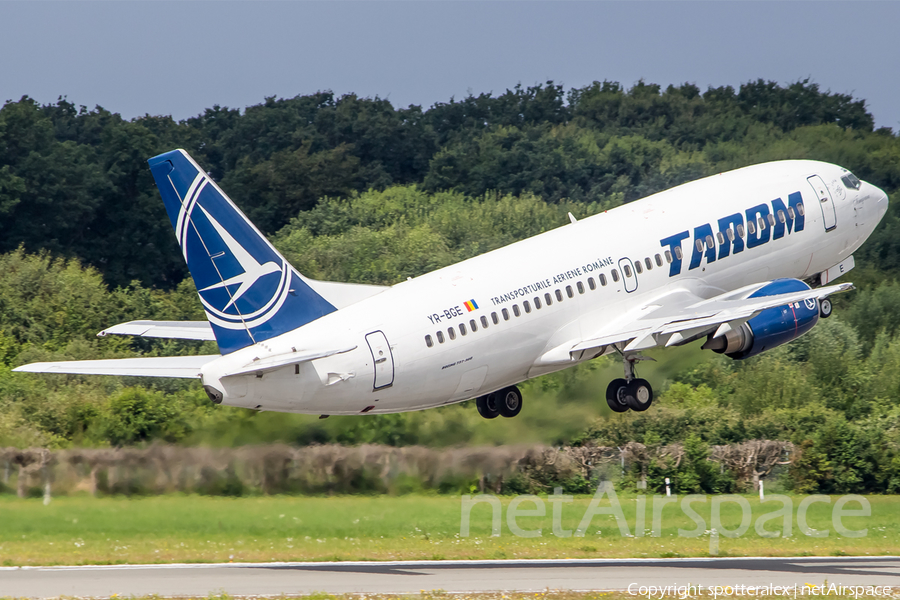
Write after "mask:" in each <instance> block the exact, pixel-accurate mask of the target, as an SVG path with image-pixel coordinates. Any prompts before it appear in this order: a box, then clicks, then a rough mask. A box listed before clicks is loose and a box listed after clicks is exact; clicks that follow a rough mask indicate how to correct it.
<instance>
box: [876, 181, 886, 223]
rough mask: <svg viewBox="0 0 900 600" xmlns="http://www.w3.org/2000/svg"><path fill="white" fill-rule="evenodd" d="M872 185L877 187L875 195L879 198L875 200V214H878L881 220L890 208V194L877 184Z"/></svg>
mask: <svg viewBox="0 0 900 600" xmlns="http://www.w3.org/2000/svg"><path fill="white" fill-rule="evenodd" d="M872 187H873V188H875V189H874V192H875V194H874V195H875V197H876V198H878V200H877V201H876V202H875V214H877V215H878V220H879V221H880V220H881V217H883V216H884V213H886V212H887V209H888V195H887V194H886V193H885V192H884V191H883V190H881V189H880V188H877V187H875V186H872Z"/></svg>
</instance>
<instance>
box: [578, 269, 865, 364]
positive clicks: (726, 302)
mask: <svg viewBox="0 0 900 600" xmlns="http://www.w3.org/2000/svg"><path fill="white" fill-rule="evenodd" d="M762 285H764V284H760V285H754V286H748V287H747V288H745V289H743V290H740V293H737V292H734V291H732V292H728V293H726V294H722V295H721V296H716V297H714V298H710V299H707V300H703V299H700V298H697V301H696V302H695V303H693V304H690V305H688V306H685V307H683V308H681V309H678V310H673V311H671V312H669V313H668V314H667V315H666V316H662V317H661V316H658V312H656V314H654V313H651V314H649V315H647V316H645V317H642V318H637V319H632V320H630V321H628V322H625V323H622V322H619V323H617V324H615V325H613V326H612V327H609V328H606V329H604V330H603V331H599V332H597V333H596V334H594V335H592V336H591V337H590V338H588V339H586V340H583V341H582V342H580V343H578V344H576V345H575V346H573V347H572V349H571V352H579V351H581V350H588V349H590V348H599V347H601V346H608V345H610V344H619V343H625V342H627V343H628V345H627V346H626V347H625V348H624V349H625V350H626V351H633V350H646V349H648V348H653V347H655V346H659V345H674V344H673V343H670V342H671V340H672V339H673V336H681V339H691V338H692V337H693V336H696V335H698V334H703V333H704V332H706V331H709V332H712V331H714V330H718V328H719V327H720V326H721V325H722V324H723V323H741V322H743V321H747V320H748V319H752V318H753V317H755V316H756V315H758V314H759V313H760V312H762V311H764V310H766V309H767V308H773V307H776V306H783V305H785V304H792V303H794V302H802V301H803V300H807V299H816V300H821V299H822V298H825V297H827V296H830V295H831V294H836V293H838V292H846V291H849V290H852V289H853V284H850V283H841V284H838V285H831V286H826V287H820V288H814V289H809V290H803V291H800V292H790V293H786V294H778V295H774V296H760V297H757V298H748V297H740V296H746V295H749V293H752V291H755V289H759V288H760V287H762ZM675 339H676V340H678V338H677V337H675ZM694 339H696V338H694ZM679 341H680V340H679Z"/></svg>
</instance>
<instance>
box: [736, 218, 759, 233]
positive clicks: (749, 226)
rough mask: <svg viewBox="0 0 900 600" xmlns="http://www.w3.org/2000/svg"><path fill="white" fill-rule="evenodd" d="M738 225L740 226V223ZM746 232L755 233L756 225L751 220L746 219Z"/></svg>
mask: <svg viewBox="0 0 900 600" xmlns="http://www.w3.org/2000/svg"><path fill="white" fill-rule="evenodd" d="M738 227H740V225H738ZM747 233H749V234H750V235H753V234H754V233H756V225H754V224H753V221H747ZM742 237H743V236H742Z"/></svg>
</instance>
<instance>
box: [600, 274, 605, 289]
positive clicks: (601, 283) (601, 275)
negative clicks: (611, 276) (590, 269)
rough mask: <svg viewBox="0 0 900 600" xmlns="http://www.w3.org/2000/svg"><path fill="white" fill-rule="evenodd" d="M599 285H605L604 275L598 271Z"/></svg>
mask: <svg viewBox="0 0 900 600" xmlns="http://www.w3.org/2000/svg"><path fill="white" fill-rule="evenodd" d="M600 285H602V286H604V287H606V275H604V274H603V273H600Z"/></svg>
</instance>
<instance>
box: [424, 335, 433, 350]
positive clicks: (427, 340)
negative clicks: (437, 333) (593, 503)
mask: <svg viewBox="0 0 900 600" xmlns="http://www.w3.org/2000/svg"><path fill="white" fill-rule="evenodd" d="M425 345H426V346H428V347H429V348H431V347H432V346H434V340H432V339H431V336H430V335H426V336H425Z"/></svg>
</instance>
